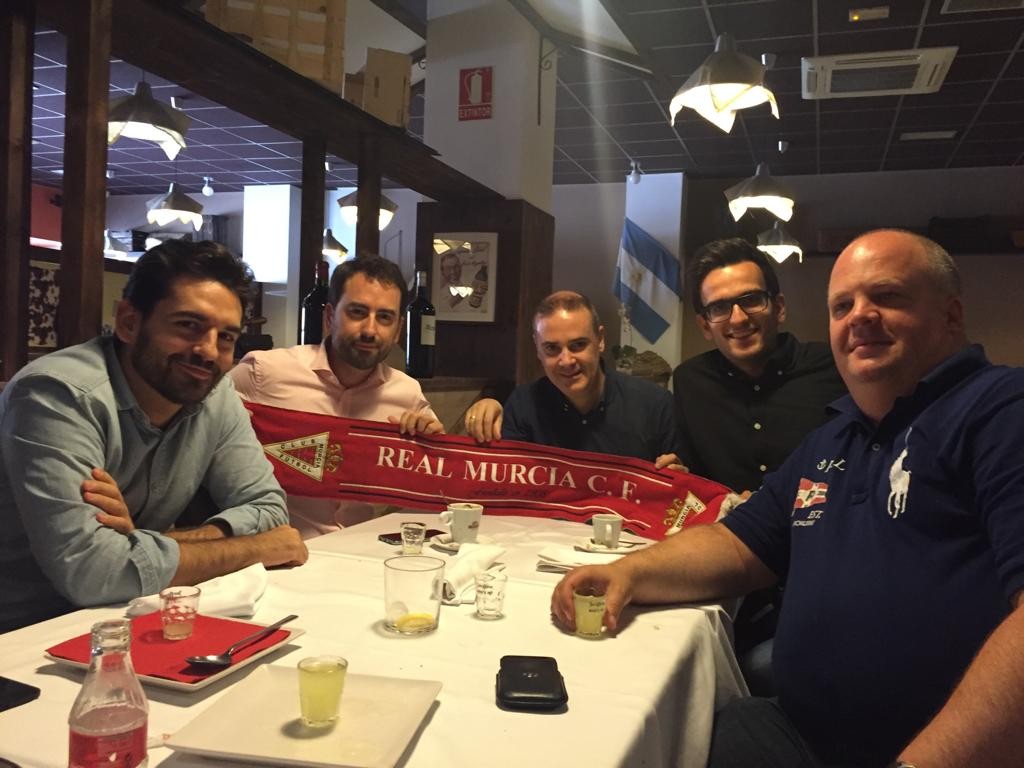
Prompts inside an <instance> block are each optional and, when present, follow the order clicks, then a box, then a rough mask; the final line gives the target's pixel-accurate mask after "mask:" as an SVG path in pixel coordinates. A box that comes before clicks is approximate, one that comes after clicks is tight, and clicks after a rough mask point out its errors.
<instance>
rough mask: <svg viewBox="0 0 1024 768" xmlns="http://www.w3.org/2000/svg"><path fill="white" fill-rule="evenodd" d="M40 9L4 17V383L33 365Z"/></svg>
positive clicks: (14, 0)
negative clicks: (31, 243) (31, 270)
mask: <svg viewBox="0 0 1024 768" xmlns="http://www.w3.org/2000/svg"><path fill="white" fill-rule="evenodd" d="M34 17H35V4H34V3H33V2H30V0H11V2H9V3H7V4H6V5H5V7H4V10H3V11H0V83H6V84H7V86H6V87H7V92H8V94H9V96H8V99H7V100H0V116H2V123H0V179H2V180H3V181H2V184H3V186H2V187H0V207H2V208H3V212H2V217H0V227H2V228H3V229H2V232H0V249H2V255H0V270H2V274H3V280H2V281H0V283H2V286H3V287H2V289H0V290H2V293H0V298H2V302H3V303H2V305H0V307H2V308H0V323H2V327H3V328H4V333H3V334H2V335H3V341H0V361H2V367H0V380H4V381H6V380H7V379H10V378H11V376H13V375H14V374H15V372H16V371H17V370H18V369H19V368H21V367H22V366H23V365H24V364H25V363H26V362H27V361H28V266H29V265H28V253H29V250H28V238H29V234H30V232H29V230H30V227H31V217H30V213H31V181H30V179H31V176H32V152H31V145H32V55H33V46H34V38H33V35H34V33H35V18H34Z"/></svg>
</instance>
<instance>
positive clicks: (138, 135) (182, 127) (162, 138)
mask: <svg viewBox="0 0 1024 768" xmlns="http://www.w3.org/2000/svg"><path fill="white" fill-rule="evenodd" d="M191 122H192V118H190V117H189V116H188V115H186V114H185V113H184V112H183V111H181V110H180V109H175V108H174V107H172V106H171V105H170V104H164V103H163V102H160V101H157V100H156V99H154V98H153V90H152V89H151V88H150V87H149V83H147V82H145V81H143V82H140V83H139V84H138V85H136V86H135V93H133V94H132V95H131V96H125V97H124V98H122V99H117V100H116V101H114V102H112V103H111V104H110V111H109V113H108V116H107V144H113V143H114V142H115V141H117V140H118V139H119V138H121V137H122V136H127V137H128V138H130V139H141V140H142V141H155V142H156V143H157V144H159V145H160V148H161V149H163V151H164V154H166V155H167V159H168V160H173V159H174V158H175V157H177V155H178V152H179V151H181V149H182V148H183V147H184V146H185V132H186V131H187V130H188V126H189V124H190V123H191Z"/></svg>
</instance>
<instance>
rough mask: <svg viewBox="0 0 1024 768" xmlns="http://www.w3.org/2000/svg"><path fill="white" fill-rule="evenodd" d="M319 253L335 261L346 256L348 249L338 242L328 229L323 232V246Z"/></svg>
mask: <svg viewBox="0 0 1024 768" xmlns="http://www.w3.org/2000/svg"><path fill="white" fill-rule="evenodd" d="M320 252H321V253H322V254H323V255H324V256H333V257H334V258H336V259H340V258H342V257H343V256H347V255H348V248H346V247H345V246H344V245H342V244H341V243H340V242H339V241H338V239H337V238H336V237H335V236H334V233H333V232H331V228H330V227H328V228H327V229H325V230H324V244H323V249H322V250H321V251H320Z"/></svg>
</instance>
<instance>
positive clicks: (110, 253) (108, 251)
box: [103, 229, 130, 259]
mask: <svg viewBox="0 0 1024 768" xmlns="http://www.w3.org/2000/svg"><path fill="white" fill-rule="evenodd" d="M129 250H130V249H129V248H128V246H127V245H125V244H124V243H122V242H121V241H120V240H117V239H115V238H113V237H111V236H110V230H109V229H104V230H103V255H104V256H107V257H109V258H111V259H123V258H124V257H125V255H126V254H127V253H128V251H129Z"/></svg>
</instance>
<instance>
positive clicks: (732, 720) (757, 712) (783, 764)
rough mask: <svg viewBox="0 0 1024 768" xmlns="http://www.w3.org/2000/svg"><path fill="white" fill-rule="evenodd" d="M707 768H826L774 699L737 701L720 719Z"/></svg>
mask: <svg viewBox="0 0 1024 768" xmlns="http://www.w3.org/2000/svg"><path fill="white" fill-rule="evenodd" d="M708 768H827V766H825V764H824V763H821V762H820V761H818V759H817V758H815V756H814V755H813V754H812V753H811V750H810V749H809V748H808V746H807V744H805V743H804V740H803V739H802V738H801V737H800V734H799V733H797V731H796V728H795V727H794V725H793V723H791V722H790V720H789V718H788V717H787V716H786V714H785V713H784V712H783V711H782V709H781V708H780V707H779V705H778V704H776V703H775V700H774V699H758V698H749V699H734V700H733V701H732V702H731V703H729V704H727V705H726V706H725V707H724V708H723V709H722V710H721V711H720V712H719V713H718V714H717V715H715V725H714V729H713V730H712V733H711V754H710V756H709V757H708Z"/></svg>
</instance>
